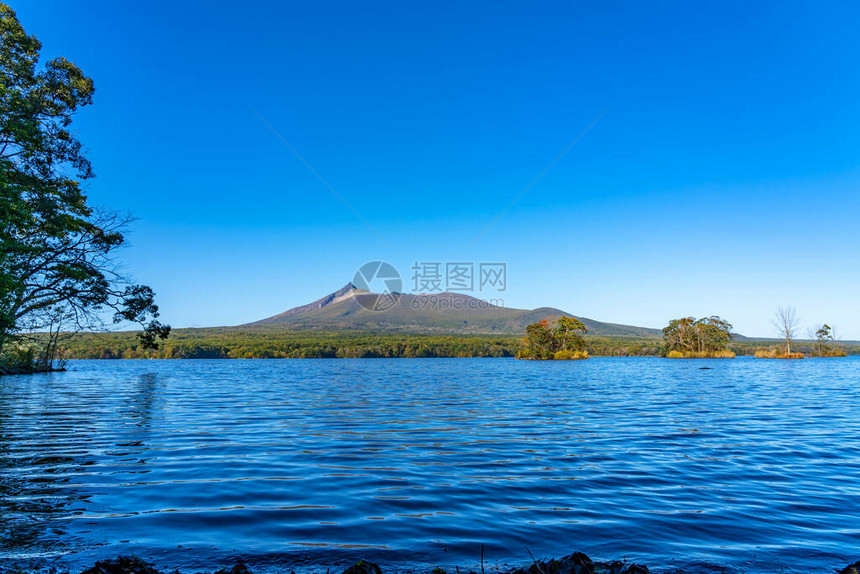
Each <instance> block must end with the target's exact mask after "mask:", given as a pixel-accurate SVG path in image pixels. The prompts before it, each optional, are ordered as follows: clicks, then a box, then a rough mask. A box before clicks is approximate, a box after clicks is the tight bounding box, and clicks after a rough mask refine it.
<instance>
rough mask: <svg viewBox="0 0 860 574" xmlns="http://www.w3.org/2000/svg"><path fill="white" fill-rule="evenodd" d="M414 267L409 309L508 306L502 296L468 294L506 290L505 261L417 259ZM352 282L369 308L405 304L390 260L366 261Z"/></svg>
mask: <svg viewBox="0 0 860 574" xmlns="http://www.w3.org/2000/svg"><path fill="white" fill-rule="evenodd" d="M411 270H412V287H413V294H411V295H409V296H408V298H407V301H408V308H411V309H415V310H435V311H444V310H449V309H453V310H459V309H489V308H492V307H504V306H505V302H504V301H503V300H502V299H483V298H479V297H475V296H474V295H469V293H470V292H472V293H477V292H482V294H483V292H487V291H494V292H496V293H502V292H504V291H506V290H507V288H508V266H507V264H506V263H501V262H475V261H416V262H415V263H414V265H412V268H411ZM352 284H353V285H354V286H355V287H356V288H357V289H359V290H360V291H362V292H360V293H357V294H355V295H354V297H355V300H356V301H357V302H358V304H359V305H361V306H362V307H363V308H365V309H367V310H368V311H387V310H389V309H392V308H394V307H396V306H398V305H401V306H402V299H403V292H402V290H403V281H402V279H401V277H400V273H398V271H397V269H396V268H395V267H394V266H393V265H392V264H391V263H387V262H385V261H369V262H368V263H365V264H364V265H362V266H361V267H360V268H359V269H358V271H356V272H355V276H354V277H353V280H352Z"/></svg>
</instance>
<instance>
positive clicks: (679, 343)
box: [663, 315, 735, 359]
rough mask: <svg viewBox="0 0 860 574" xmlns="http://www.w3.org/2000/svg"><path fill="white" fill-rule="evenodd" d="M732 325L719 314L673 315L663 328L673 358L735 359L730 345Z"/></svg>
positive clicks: (670, 357)
mask: <svg viewBox="0 0 860 574" xmlns="http://www.w3.org/2000/svg"><path fill="white" fill-rule="evenodd" d="M731 331H732V325H731V323H729V322H728V321H725V320H723V319H721V318H719V317H717V316H716V315H713V316H711V317H704V318H702V319H698V320H697V319H695V318H693V317H683V318H681V319H673V320H672V321H670V322H669V324H668V325H667V326H666V327H665V328H664V329H663V345H664V350H665V353H666V355H665V356H666V357H667V358H669V359H734V358H735V353H734V352H733V351H730V350H729V349H728V346H729V341H731V339H732V332H731Z"/></svg>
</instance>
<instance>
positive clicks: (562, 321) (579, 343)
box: [516, 317, 588, 360]
mask: <svg viewBox="0 0 860 574" xmlns="http://www.w3.org/2000/svg"><path fill="white" fill-rule="evenodd" d="M585 333H586V328H585V325H584V324H583V323H582V321H580V320H579V319H577V318H576V317H559V318H558V319H543V320H541V321H538V322H537V323H532V324H531V325H529V326H528V327H526V337H525V338H524V339H523V341H522V348H521V349H520V351H519V352H518V353H517V355H516V357H517V358H518V359H536V360H548V359H552V360H581V359H587V358H588V351H587V350H586V348H585V338H584V337H583V335H585Z"/></svg>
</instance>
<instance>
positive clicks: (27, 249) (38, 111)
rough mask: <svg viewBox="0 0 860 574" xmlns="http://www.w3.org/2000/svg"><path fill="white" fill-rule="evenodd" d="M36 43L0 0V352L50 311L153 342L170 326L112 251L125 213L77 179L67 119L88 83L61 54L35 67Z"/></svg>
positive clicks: (78, 148) (76, 149) (82, 161)
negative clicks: (125, 328) (99, 208)
mask: <svg viewBox="0 0 860 574" xmlns="http://www.w3.org/2000/svg"><path fill="white" fill-rule="evenodd" d="M40 50H41V43H40V42H39V41H38V40H37V39H36V38H35V37H34V36H29V35H27V33H26V32H25V31H24V29H23V28H22V27H21V24H20V23H19V22H18V19H17V17H16V15H15V12H14V11H13V10H12V9H11V8H9V6H7V5H6V4H3V3H0V351H2V350H3V347H4V345H5V344H6V343H8V342H9V340H10V338H12V337H13V336H15V335H16V334H18V333H20V332H21V331H22V330H25V329H39V328H47V327H48V325H51V326H55V325H56V318H57V317H64V318H65V319H64V322H63V324H64V325H66V326H68V327H69V328H71V329H84V328H93V327H95V326H98V325H101V324H102V322H103V320H104V319H105V318H106V317H110V318H112V320H113V322H115V323H122V322H126V321H129V322H134V323H138V324H140V325H141V326H142V327H143V332H142V333H141V334H140V336H141V340H142V343H143V345H144V346H149V347H152V346H157V344H156V339H158V338H165V337H167V335H168V333H169V331H170V327H168V326H166V325H162V324H161V323H160V322H159V321H158V319H157V318H158V307H157V306H156V305H155V303H154V294H153V292H152V290H151V289H150V288H149V287H147V286H145V285H138V284H134V283H132V282H131V281H130V280H129V279H128V278H126V277H125V276H123V275H122V274H121V273H120V272H119V269H118V266H117V264H116V263H115V261H114V259H113V253H114V252H115V251H116V249H117V248H119V247H120V246H122V245H123V243H124V242H125V238H124V236H123V230H124V229H125V226H126V224H127V223H128V220H127V219H125V218H121V217H119V216H117V215H116V214H112V213H107V212H96V211H94V210H93V209H92V208H91V207H90V206H89V205H88V204H87V198H86V195H85V194H84V192H83V190H82V187H81V182H82V181H86V180H88V179H90V178H92V177H93V176H94V174H93V170H92V167H91V165H90V162H89V160H87V158H86V157H85V156H84V154H83V151H82V145H81V142H80V141H78V139H77V138H76V136H75V135H74V133H73V132H72V131H71V123H72V118H73V116H74V114H75V113H76V112H77V111H78V109H79V108H82V107H84V106H87V105H90V104H91V103H92V95H93V92H94V86H93V82H92V80H91V79H90V78H88V77H87V76H85V75H84V73H83V72H82V71H81V70H80V69H79V68H78V67H77V66H75V65H74V64H73V63H71V62H69V61H68V60H66V59H64V58H55V59H54V60H51V61H49V62H47V63H45V64H44V66H39V52H40ZM52 328H53V327H52ZM49 366H50V365H49Z"/></svg>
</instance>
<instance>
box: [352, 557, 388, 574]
mask: <svg viewBox="0 0 860 574" xmlns="http://www.w3.org/2000/svg"><path fill="white" fill-rule="evenodd" d="M343 574H382V569H380V568H379V566H378V565H377V564H374V563H373V562H365V561H364V560H359V561H358V562H356V563H355V564H353V565H352V566H350V567H349V568H347V569H346V570H344V571H343Z"/></svg>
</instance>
